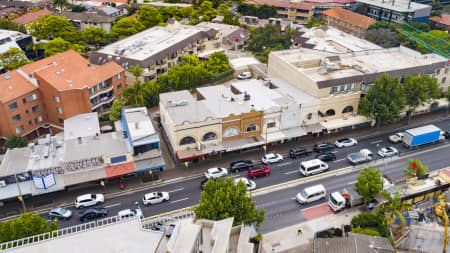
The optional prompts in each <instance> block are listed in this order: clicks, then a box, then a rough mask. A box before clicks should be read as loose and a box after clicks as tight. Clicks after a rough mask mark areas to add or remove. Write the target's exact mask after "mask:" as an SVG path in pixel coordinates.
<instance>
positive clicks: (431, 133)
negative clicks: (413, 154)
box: [403, 125, 445, 149]
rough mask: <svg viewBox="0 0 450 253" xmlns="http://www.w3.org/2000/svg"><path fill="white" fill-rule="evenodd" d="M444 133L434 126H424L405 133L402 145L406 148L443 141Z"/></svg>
mask: <svg viewBox="0 0 450 253" xmlns="http://www.w3.org/2000/svg"><path fill="white" fill-rule="evenodd" d="M444 138H445V137H444V131H442V130H441V129H440V128H439V127H437V126H435V125H426V126H422V127H417V128H413V129H409V130H406V131H405V134H404V136H403V143H404V144H405V146H407V147H408V148H411V149H413V148H415V147H417V146H420V145H424V144H429V143H433V142H438V141H442V140H444Z"/></svg>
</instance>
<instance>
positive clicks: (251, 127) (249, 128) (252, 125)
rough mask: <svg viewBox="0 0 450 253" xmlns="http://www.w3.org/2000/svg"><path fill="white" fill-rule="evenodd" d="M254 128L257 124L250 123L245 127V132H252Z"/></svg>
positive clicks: (256, 128) (256, 127) (255, 128)
mask: <svg viewBox="0 0 450 253" xmlns="http://www.w3.org/2000/svg"><path fill="white" fill-rule="evenodd" d="M256 130H258V126H257V125H256V124H250V125H248V126H247V128H245V131H246V132H254V131H256Z"/></svg>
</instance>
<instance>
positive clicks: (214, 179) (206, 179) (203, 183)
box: [200, 177, 218, 190]
mask: <svg viewBox="0 0 450 253" xmlns="http://www.w3.org/2000/svg"><path fill="white" fill-rule="evenodd" d="M217 179H218V177H213V178H209V179H208V178H205V179H203V181H202V183H201V184H200V189H202V190H203V186H204V185H205V184H206V183H208V181H209V180H213V181H214V182H217Z"/></svg>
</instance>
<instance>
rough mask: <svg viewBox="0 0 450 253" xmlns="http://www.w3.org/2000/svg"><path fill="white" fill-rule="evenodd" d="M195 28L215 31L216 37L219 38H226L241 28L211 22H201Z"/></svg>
mask: <svg viewBox="0 0 450 253" xmlns="http://www.w3.org/2000/svg"><path fill="white" fill-rule="evenodd" d="M197 26H200V27H206V28H212V29H216V30H217V31H218V33H217V35H218V36H219V37H221V38H222V37H225V36H228V35H229V34H231V33H232V32H234V31H237V30H239V29H241V27H239V26H235V25H227V24H221V23H212V22H201V23H199V24H197ZM242 29H243V28H242Z"/></svg>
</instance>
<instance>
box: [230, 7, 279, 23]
mask: <svg viewBox="0 0 450 253" xmlns="http://www.w3.org/2000/svg"><path fill="white" fill-rule="evenodd" d="M237 11H238V12H239V13H241V14H242V15H244V16H255V17H258V18H261V19H268V18H273V17H278V13H277V7H275V6H269V5H267V4H263V5H260V6H256V5H254V4H247V3H241V4H240V5H239V6H238V9H237Z"/></svg>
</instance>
